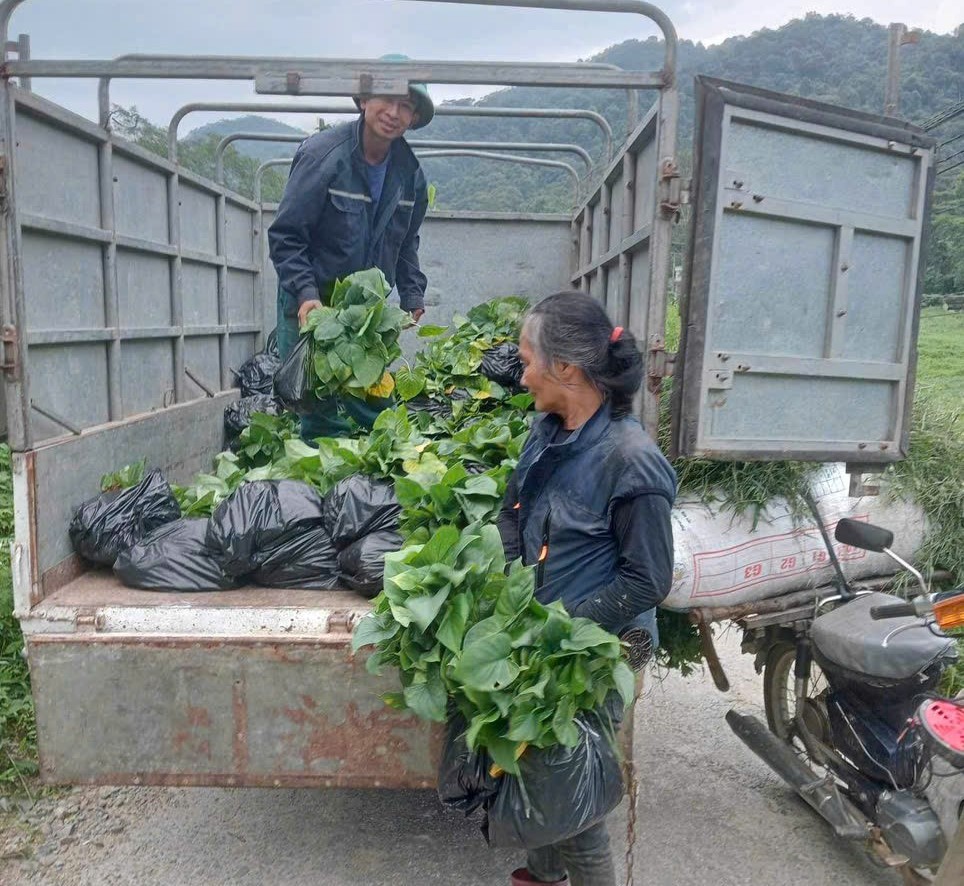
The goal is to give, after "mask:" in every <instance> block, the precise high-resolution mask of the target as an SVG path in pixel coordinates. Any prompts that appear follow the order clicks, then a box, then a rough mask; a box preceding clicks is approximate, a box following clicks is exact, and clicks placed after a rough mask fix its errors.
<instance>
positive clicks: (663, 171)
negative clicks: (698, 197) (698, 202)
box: [659, 160, 690, 218]
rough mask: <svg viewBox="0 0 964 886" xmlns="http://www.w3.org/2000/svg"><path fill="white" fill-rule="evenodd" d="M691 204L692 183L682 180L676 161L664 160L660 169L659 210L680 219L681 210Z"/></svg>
mask: <svg viewBox="0 0 964 886" xmlns="http://www.w3.org/2000/svg"><path fill="white" fill-rule="evenodd" d="M689 202H690V181H689V179H685V180H684V179H682V178H680V174H679V166H677V165H676V161H675V160H664V161H663V162H662V164H661V165H660V168H659V208H660V209H661V210H662V211H663V212H664V213H666V215H673V216H676V217H677V218H678V217H679V213H680V208H681V207H683V206H686V205H688V204H689Z"/></svg>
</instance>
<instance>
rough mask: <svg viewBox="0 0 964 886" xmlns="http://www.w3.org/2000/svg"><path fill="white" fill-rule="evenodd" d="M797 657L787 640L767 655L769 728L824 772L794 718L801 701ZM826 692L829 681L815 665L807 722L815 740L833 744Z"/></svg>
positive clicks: (765, 689)
mask: <svg viewBox="0 0 964 886" xmlns="http://www.w3.org/2000/svg"><path fill="white" fill-rule="evenodd" d="M796 655H797V650H796V646H795V645H794V644H793V643H791V642H789V641H786V640H781V641H780V642H778V643H775V644H774V645H773V646H772V647H771V648H770V651H769V653H768V654H767V660H766V664H765V665H764V668H763V707H764V709H765V710H766V715H767V726H769V727H770V731H771V732H772V733H773V734H774V735H776V736H777V737H778V738H781V739H783V741H785V742H786V743H787V744H788V745H790V746H791V747H792V748H793V750H794V751H795V752H796V754H797V755H798V756H799V757H801V758H802V759H803V760H804V761H805V762H807V763H808V764H809V765H811V766H813V767H814V768H815V769H816V770H817V772H818V773H821V772H822V771H823V768H822V767H819V764H817V763H816V761H815V760H813V758H812V757H811V756H810V754H809V753H808V752H807V749H806V748H805V747H804V744H803V741H802V739H801V738H800V736H799V730H798V727H797V725H796V723H794V719H793V713H794V710H795V709H796V701H797V693H796V688H795V686H794V676H793V664H794V661H795V660H796ZM826 689H827V680H826V678H825V677H824V675H823V672H822V671H821V670H820V668H819V667H818V666H817V665H816V664H813V665H811V671H810V685H809V687H808V691H807V699H806V702H805V708H804V722H805V723H806V726H807V730H808V731H809V732H810V734H811V735H812V736H813V737H814V738H816V739H817V740H818V741H821V742H823V743H825V744H831V745H832V743H833V742H832V739H831V736H830V720H829V718H828V716H827V712H826V709H825V707H824V704H823V701H822V699H821V698H820V696H821V694H822V693H823V692H824V691H825V690H826Z"/></svg>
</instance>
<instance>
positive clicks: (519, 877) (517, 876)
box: [509, 868, 569, 886]
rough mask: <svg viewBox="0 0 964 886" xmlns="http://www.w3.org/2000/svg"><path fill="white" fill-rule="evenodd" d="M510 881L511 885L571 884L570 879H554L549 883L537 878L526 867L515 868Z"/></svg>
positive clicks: (559, 885)
mask: <svg viewBox="0 0 964 886" xmlns="http://www.w3.org/2000/svg"><path fill="white" fill-rule="evenodd" d="M509 883H510V886H533V884H539V886H569V880H568V879H563V880H553V882H551V883H547V882H546V881H545V880H537V879H536V878H535V877H533V876H532V874H530V873H529V872H528V871H527V870H526V869H525V868H518V869H517V870H514V871H513V872H512V876H511V878H510V879H509Z"/></svg>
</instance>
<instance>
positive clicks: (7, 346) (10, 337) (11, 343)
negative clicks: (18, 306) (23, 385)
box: [0, 324, 20, 380]
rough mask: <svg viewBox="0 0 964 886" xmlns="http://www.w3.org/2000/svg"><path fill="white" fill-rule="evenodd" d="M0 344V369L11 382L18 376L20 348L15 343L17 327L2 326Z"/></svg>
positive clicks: (0, 328)
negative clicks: (1, 348)
mask: <svg viewBox="0 0 964 886" xmlns="http://www.w3.org/2000/svg"><path fill="white" fill-rule="evenodd" d="M0 344H2V346H3V357H2V358H0V369H2V370H3V371H4V372H6V373H7V374H8V375H9V376H11V378H12V379H13V380H16V379H17V377H18V376H19V375H20V347H19V345H18V343H17V327H16V326H11V325H9V324H4V326H3V327H0Z"/></svg>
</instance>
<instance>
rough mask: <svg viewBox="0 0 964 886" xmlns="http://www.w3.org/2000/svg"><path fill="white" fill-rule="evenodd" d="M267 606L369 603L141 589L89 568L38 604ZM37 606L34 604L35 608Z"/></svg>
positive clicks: (292, 594)
mask: <svg viewBox="0 0 964 886" xmlns="http://www.w3.org/2000/svg"><path fill="white" fill-rule="evenodd" d="M45 604H46V605H51V606H151V607H165V606H178V607H182V606H183V607H188V608H218V609H223V608H236V607H245V606H252V607H266V608H272V609H275V608H278V607H283V608H292V609H318V608H322V609H336V610H347V611H355V610H359V609H361V610H365V611H367V610H368V609H370V608H371V603H370V601H369V600H367V599H366V598H365V597H362V596H361V595H360V594H357V593H355V592H354V591H350V590H335V591H331V590H288V589H282V588H264V587H260V586H257V585H245V586H244V587H241V588H238V589H237V590H233V591H208V592H204V593H198V592H196V591H195V592H186V591H142V590H138V589H137V588H129V587H127V586H126V585H124V584H122V583H121V582H120V580H119V579H118V578H117V577H116V576H115V575H114V574H113V573H112V572H111V571H110V570H107V569H91V570H90V571H89V572H85V573H84V574H83V575H81V576H79V577H78V578H75V579H74V580H73V581H71V582H69V583H68V584H66V585H64V586H63V587H62V588H60V589H59V590H57V591H54V592H53V593H52V594H50V595H49V596H48V597H46V598H45V599H44V600H43V601H42V602H41V603H39V604H38V606H44V605H45ZM36 608H37V607H36V606H35V607H34V609H36Z"/></svg>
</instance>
